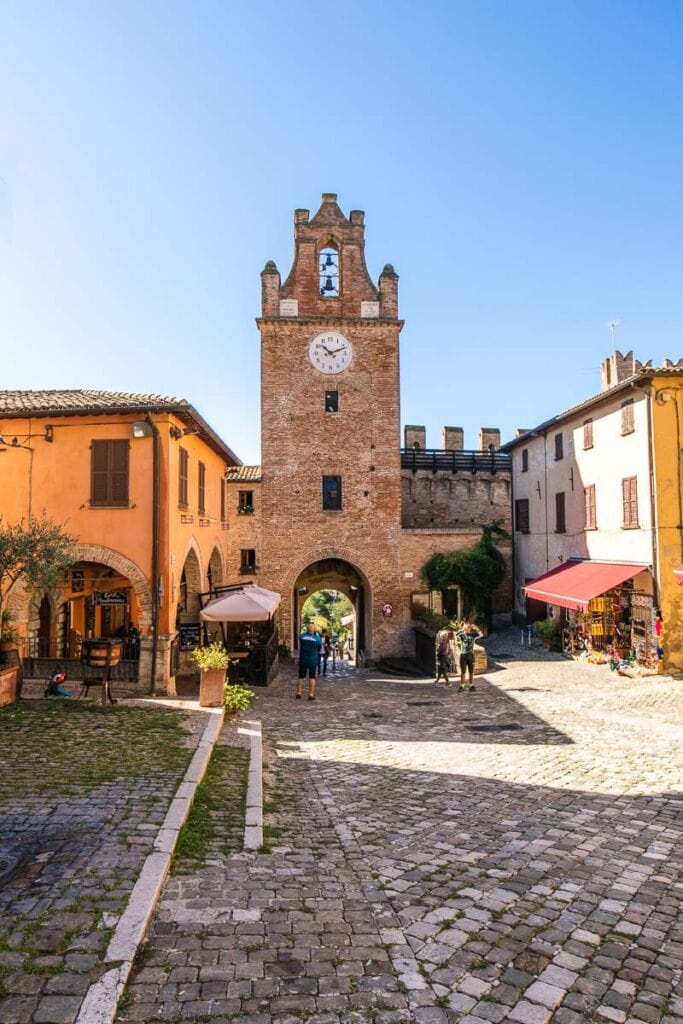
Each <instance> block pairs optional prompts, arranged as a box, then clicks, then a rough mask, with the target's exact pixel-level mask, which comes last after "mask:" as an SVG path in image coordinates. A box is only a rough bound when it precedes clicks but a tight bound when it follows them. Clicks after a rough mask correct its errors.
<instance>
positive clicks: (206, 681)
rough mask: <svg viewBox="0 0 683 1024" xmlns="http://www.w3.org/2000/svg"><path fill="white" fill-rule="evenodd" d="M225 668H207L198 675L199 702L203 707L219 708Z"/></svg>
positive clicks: (223, 686) (221, 700) (221, 701)
mask: <svg viewBox="0 0 683 1024" xmlns="http://www.w3.org/2000/svg"><path fill="white" fill-rule="evenodd" d="M224 688H225V669H224V668H207V669H204V671H203V672H202V674H201V675H200V677H199V703H200V705H201V707H203V708H219V707H220V706H221V704H222V703H223V690H224Z"/></svg>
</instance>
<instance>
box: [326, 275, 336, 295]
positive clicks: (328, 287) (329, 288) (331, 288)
mask: <svg viewBox="0 0 683 1024" xmlns="http://www.w3.org/2000/svg"><path fill="white" fill-rule="evenodd" d="M325 291H326V292H333V291H334V285H333V284H332V278H331V277H327V278H325Z"/></svg>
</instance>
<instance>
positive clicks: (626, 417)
mask: <svg viewBox="0 0 683 1024" xmlns="http://www.w3.org/2000/svg"><path fill="white" fill-rule="evenodd" d="M634 429H635V428H634V421H633V399H632V398H629V399H628V400H627V401H626V402H622V403H621V432H622V434H632V433H633V431H634Z"/></svg>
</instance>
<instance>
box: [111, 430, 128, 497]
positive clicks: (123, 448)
mask: <svg viewBox="0 0 683 1024" xmlns="http://www.w3.org/2000/svg"><path fill="white" fill-rule="evenodd" d="M110 443H111V477H110V479H111V490H110V495H109V497H110V504H112V505H127V504H128V452H129V445H128V441H111V442H110Z"/></svg>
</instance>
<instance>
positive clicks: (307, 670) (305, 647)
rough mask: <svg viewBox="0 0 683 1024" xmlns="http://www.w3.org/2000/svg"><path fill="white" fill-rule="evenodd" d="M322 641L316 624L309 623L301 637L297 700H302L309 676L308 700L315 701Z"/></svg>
mask: <svg viewBox="0 0 683 1024" xmlns="http://www.w3.org/2000/svg"><path fill="white" fill-rule="evenodd" d="M321 644H322V639H321V637H320V635H319V634H318V633H316V630H315V623H313V622H309V623H308V625H307V626H306V629H305V630H304V631H303V633H302V634H301V636H300V637H299V675H298V678H297V681H296V694H295V697H296V699H297V700H301V694H302V690H303V686H304V680H305V679H306V676H308V699H309V700H315V674H316V672H317V669H318V658H319V655H320V647H321Z"/></svg>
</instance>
